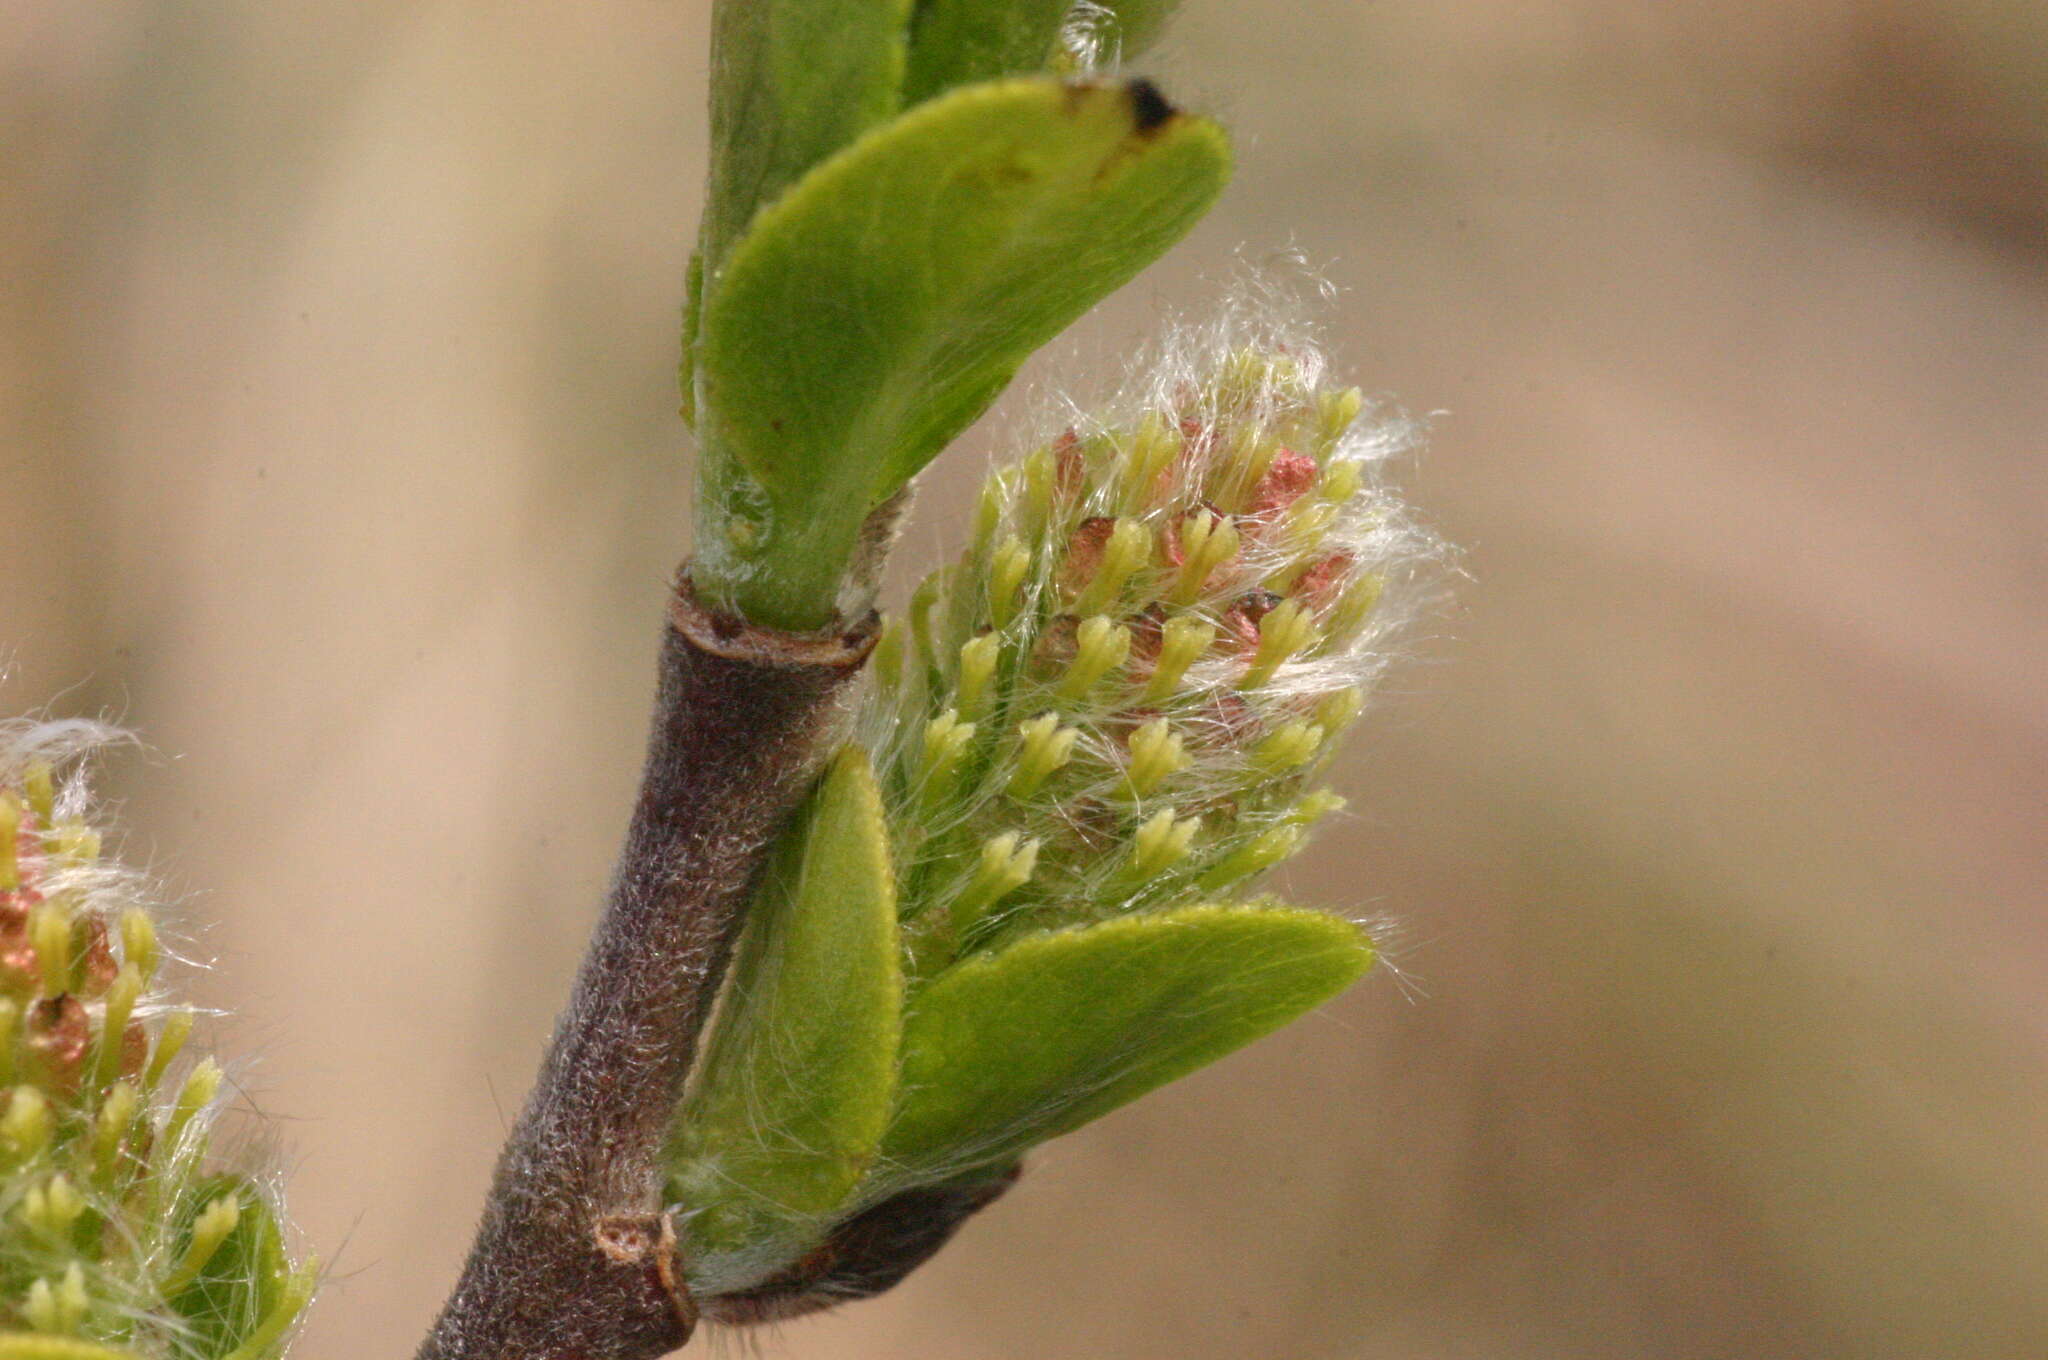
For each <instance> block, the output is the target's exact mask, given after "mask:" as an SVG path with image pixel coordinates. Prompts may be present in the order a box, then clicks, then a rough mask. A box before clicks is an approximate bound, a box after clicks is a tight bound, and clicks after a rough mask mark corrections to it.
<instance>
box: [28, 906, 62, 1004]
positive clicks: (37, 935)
mask: <svg viewBox="0 0 2048 1360" xmlns="http://www.w3.org/2000/svg"><path fill="white" fill-rule="evenodd" d="M28 938H29V943H30V944H32V945H34V946H35V951H36V970H37V972H38V973H39V974H40V975H41V978H42V985H43V994H44V995H45V996H62V995H63V994H64V993H65V992H68V991H70V990H71V913H70V912H68V911H66V910H64V908H63V907H61V906H58V905H57V904H56V903H55V902H45V903H43V904H42V905H41V906H39V907H37V908H36V909H35V910H34V911H33V912H31V913H29V918H28Z"/></svg>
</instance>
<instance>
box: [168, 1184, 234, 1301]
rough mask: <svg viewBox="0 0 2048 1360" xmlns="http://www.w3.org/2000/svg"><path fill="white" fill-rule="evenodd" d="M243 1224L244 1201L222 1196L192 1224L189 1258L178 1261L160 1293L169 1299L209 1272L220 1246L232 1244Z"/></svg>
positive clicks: (207, 1207) (186, 1249) (182, 1257)
mask: <svg viewBox="0 0 2048 1360" xmlns="http://www.w3.org/2000/svg"><path fill="white" fill-rule="evenodd" d="M241 1221H242V1205H241V1201H240V1200H239V1199H238V1198H237V1197H236V1196H234V1195H222V1196H221V1197H220V1198H218V1199H216V1200H214V1201H213V1202H212V1203H210V1204H208V1205H207V1206H206V1207H205V1208H204V1209H201V1210H200V1211H199V1217H198V1218H196V1219H194V1220H192V1240H191V1241H189V1242H187V1243H186V1244H185V1254H184V1255H183V1256H181V1257H179V1258H178V1264H177V1266H176V1267H174V1268H173V1269H172V1271H171V1273H170V1274H168V1275H166V1276H164V1278H163V1281H162V1283H160V1284H159V1285H158V1286H157V1292H158V1293H160V1294H162V1295H163V1296H164V1297H165V1298H169V1297H170V1296H171V1295H173V1294H176V1293H177V1292H178V1291H179V1290H181V1289H183V1288H185V1286H187V1285H189V1284H191V1283H192V1282H193V1281H194V1280H196V1279H198V1278H199V1272H200V1271H202V1270H204V1269H206V1263H207V1262H208V1261H211V1260H212V1259H213V1254H214V1253H215V1252H217V1251H219V1250H220V1244H221V1243H223V1242H225V1241H227V1240H228V1234H229V1233H232V1232H233V1231H234V1230H235V1225H236V1224H238V1223H240V1222H241Z"/></svg>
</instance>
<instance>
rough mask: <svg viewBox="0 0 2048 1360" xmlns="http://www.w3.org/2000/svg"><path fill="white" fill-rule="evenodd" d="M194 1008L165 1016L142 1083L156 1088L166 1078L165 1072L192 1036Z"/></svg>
mask: <svg viewBox="0 0 2048 1360" xmlns="http://www.w3.org/2000/svg"><path fill="white" fill-rule="evenodd" d="M192 1018H193V1017H192V1010H191V1008H190V1007H184V1008H182V1009H179V1010H175V1011H172V1012H171V1013H170V1014H169V1015H167V1016H165V1017H164V1024H163V1028H162V1029H160V1030H158V1031H157V1036H156V1051H155V1052H154V1053H151V1054H150V1055H149V1066H148V1068H146V1069H145V1070H144V1071H143V1074H142V1084H143V1086H144V1087H146V1088H148V1089H151V1090H154V1089H155V1088H156V1084H157V1083H158V1082H160V1081H162V1080H163V1079H164V1073H165V1072H166V1071H168V1070H169V1069H170V1066H171V1064H172V1063H174V1062H176V1061H177V1059H178V1054H179V1052H180V1051H181V1050H182V1049H183V1048H184V1047H185V1041H186V1040H187V1039H189V1038H191V1037H192Z"/></svg>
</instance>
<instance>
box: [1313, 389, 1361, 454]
mask: <svg viewBox="0 0 2048 1360" xmlns="http://www.w3.org/2000/svg"><path fill="white" fill-rule="evenodd" d="M1364 409H1365V393H1363V392H1361V391H1359V390H1358V389H1357V388H1355V387H1347V388H1345V389H1344V390H1343V391H1342V392H1324V393H1322V394H1321V395H1320V396H1319V397H1318V398H1317V400H1316V423H1317V430H1316V433H1317V436H1318V441H1319V445H1320V447H1321V448H1322V449H1324V450H1328V449H1330V448H1331V447H1333V446H1334V445H1335V444H1336V442H1337V441H1338V440H1340V439H1342V438H1343V437H1344V432H1345V431H1346V430H1348V429H1350V428H1351V424H1352V422H1353V421H1355V420H1357V419H1358V413H1359V412H1360V411H1363V410H1364Z"/></svg>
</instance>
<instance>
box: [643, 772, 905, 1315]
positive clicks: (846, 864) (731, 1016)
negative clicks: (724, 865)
mask: <svg viewBox="0 0 2048 1360" xmlns="http://www.w3.org/2000/svg"><path fill="white" fill-rule="evenodd" d="M728 988H729V990H728V992H727V1000H726V1002H725V1008H724V1011H723V1013H722V1014H721V1016H720V1019H719V1022H718V1027H717V1029H716V1030H715V1031H714V1033H713V1036H712V1038H711V1041H710V1046H709V1048H708V1049H707V1051H706V1053H705V1057H704V1063H703V1067H702V1070H701V1072H700V1075H699V1077H698V1079H697V1081H696V1084H695V1086H694V1088H693V1090H692V1092H691V1095H690V1097H689V1099H688V1100H687V1101H686V1102H685V1104H684V1107H683V1110H682V1112H681V1114H680V1117H679V1119H678V1121H677V1123H676V1126H675V1131H674V1133H673V1135H672V1136H671V1140H670V1144H669V1152H668V1157H669V1163H668V1164H669V1167H670V1192H671V1197H672V1198H674V1199H677V1200H680V1201H682V1202H683V1203H685V1204H688V1205H689V1206H690V1207H691V1210H692V1216H691V1218H690V1221H689V1224H688V1227H687V1233H688V1236H689V1239H690V1249H691V1254H692V1267H693V1274H694V1272H695V1271H696V1270H697V1269H698V1268H699V1267H701V1268H703V1269H705V1270H707V1271H712V1272H716V1271H718V1270H720V1269H722V1268H723V1267H722V1266H721V1264H720V1263H719V1262H718V1261H717V1260H716V1259H715V1258H716V1257H717V1256H718V1255H719V1254H720V1253H728V1254H730V1253H738V1252H741V1251H743V1250H744V1252H745V1253H746V1254H747V1255H748V1257H749V1259H750V1260H752V1259H753V1258H755V1257H759V1258H761V1259H762V1260H766V1259H767V1258H768V1257H771V1256H776V1255H786V1254H789V1253H793V1252H797V1251H800V1250H801V1249H802V1248H803V1247H804V1246H805V1245H808V1239H809V1237H810V1236H812V1235H814V1234H815V1233H816V1232H817V1231H818V1230H819V1229H820V1227H821V1222H820V1220H821V1219H822V1218H823V1217H824V1216H825V1215H827V1214H829V1212H830V1211H831V1210H833V1209H835V1208H837V1207H838V1206H839V1205H840V1204H841V1203H843V1202H844V1201H845V1199H846V1197H847V1195H848V1193H849V1192H850V1191H851V1189H852V1188H853V1186H854V1184H855V1183H856V1182H857V1181H858V1180H859V1179H860V1177H861V1176H862V1174H863V1173H865V1172H866V1171H867V1170H868V1168H869V1166H870V1165H871V1164H872V1162H873V1160H874V1157H875V1150H876V1147H877V1145H878V1144H879V1142H880V1140H881V1134H882V1130H883V1127H884V1125H885V1124H886V1122H887V1119H888V1112H889V1107H890V1103H891V1099H892V1096H893V1093H894V1088H895V1071H896V1052H897V1046H898V1042H899V1039H900V1035H901V1012H902V977H901V972H900V967H899V964H898V956H897V945H896V901H895V883H894V878H893V876H892V872H891V868H890V863H889V849H888V841H887V837H886V833H885V832H884V830H883V819H882V806H881V798H880V794H879V793H878V791H877V790H876V788H875V782H874V776H873V774H872V773H871V772H870V770H869V767H868V762H867V757H866V755H865V754H864V753H863V752H861V751H860V750H859V749H858V748H857V747H855V748H849V749H848V750H847V751H846V752H845V753H843V754H842V755H841V756H840V757H839V758H838V760H837V761H835V762H834V764H833V766H832V768H831V770H830V771H829V772H828V773H827V775H826V777H825V779H824V781H823V782H822V784H821V785H820V786H819V789H818V791H817V793H816V794H815V795H814V796H813V799H812V802H811V804H810V806H809V807H808V809H807V810H806V812H805V814H804V820H803V821H802V822H801V823H800V824H799V825H798V826H797V827H795V828H793V829H792V831H791V833H789V834H787V835H786V836H785V838H784V840H783V843H782V849H781V850H779V851H778V858H777V861H776V862H775V863H774V864H773V865H771V867H770V869H769V871H768V874H767V877H766V878H765V879H764V881H763V883H762V886H761V889H760V891H759V892H758V893H757V894H756V897H755V904H754V908H753V911H752V912H751V913H750V916H749V921H748V926H747V933H746V935H745V937H744V938H743V939H742V941H741V944H740V947H739V950H738V957H737V958H736V959H735V960H734V963H733V968H732V973H731V980H730V982H729V984H728Z"/></svg>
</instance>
